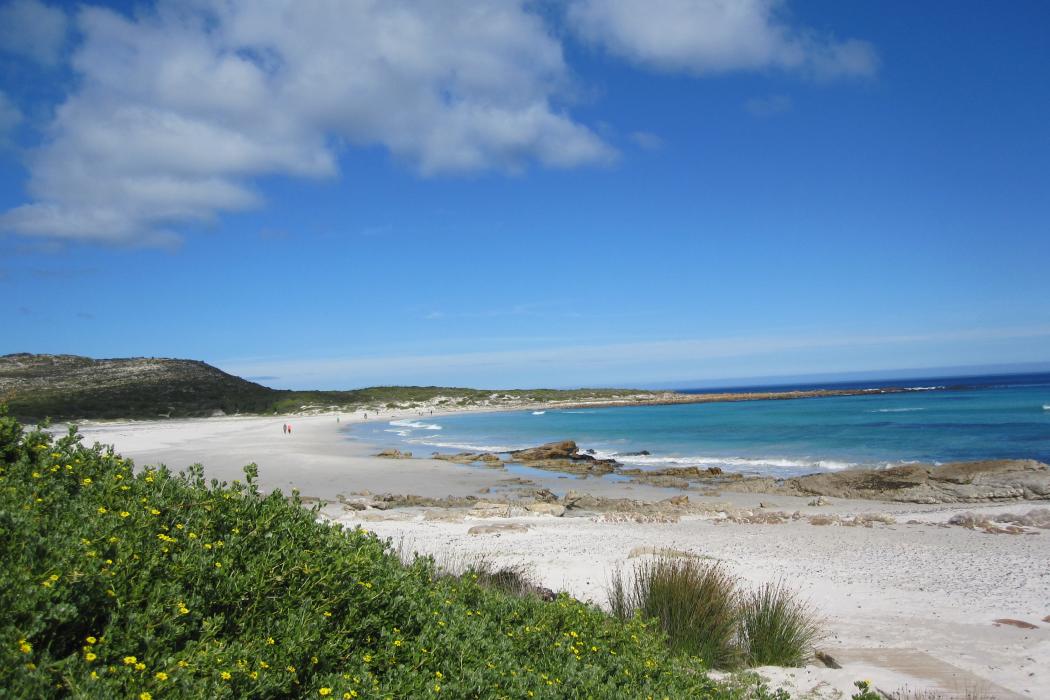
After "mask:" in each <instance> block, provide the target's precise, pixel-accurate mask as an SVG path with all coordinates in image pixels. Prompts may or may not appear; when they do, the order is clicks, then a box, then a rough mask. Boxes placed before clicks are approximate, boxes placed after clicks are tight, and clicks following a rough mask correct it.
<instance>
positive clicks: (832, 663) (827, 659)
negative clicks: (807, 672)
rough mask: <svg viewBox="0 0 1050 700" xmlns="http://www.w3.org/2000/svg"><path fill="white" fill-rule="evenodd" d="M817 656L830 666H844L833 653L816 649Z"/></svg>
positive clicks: (820, 660) (815, 654)
mask: <svg viewBox="0 0 1050 700" xmlns="http://www.w3.org/2000/svg"><path fill="white" fill-rule="evenodd" d="M813 655H814V656H816V657H817V661H819V662H820V663H822V664H824V665H825V666H827V667H828V668H842V664H840V663H839V662H838V661H836V660H835V657H833V656H832V655H831V654H829V653H827V652H824V651H816V652H814V654H813Z"/></svg>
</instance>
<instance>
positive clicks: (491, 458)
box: [430, 452, 503, 467]
mask: <svg viewBox="0 0 1050 700" xmlns="http://www.w3.org/2000/svg"><path fill="white" fill-rule="evenodd" d="M430 458H431V459H439V460H441V461H443V462H455V463H456V464H475V463H477V462H480V463H482V464H484V465H485V466H486V467H502V466H503V460H502V459H500V457H499V455H495V454H492V453H491V452H457V453H456V454H453V455H448V454H441V453H440V452H435V453H433V454H432V455H430Z"/></svg>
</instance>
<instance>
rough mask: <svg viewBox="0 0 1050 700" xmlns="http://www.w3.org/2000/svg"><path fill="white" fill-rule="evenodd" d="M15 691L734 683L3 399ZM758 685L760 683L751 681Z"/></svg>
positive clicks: (701, 688) (399, 690) (505, 693)
mask: <svg viewBox="0 0 1050 700" xmlns="http://www.w3.org/2000/svg"><path fill="white" fill-rule="evenodd" d="M0 456H2V458H3V462H2V464H0V688H2V689H3V690H4V692H6V693H7V694H8V695H9V696H11V697H26V698H29V697H32V698H46V697H67V696H74V697H90V698H138V699H139V700H151V699H152V698H156V699H157V700H161V699H162V698H232V697H253V698H288V697H293V698H294V697H298V698H317V697H332V698H355V697H361V698H365V697H368V698H372V697H377V698H379V697H381V698H425V697H453V698H471V697H475V698H481V697H484V698H489V697H493V698H496V697H507V698H527V697H538V698H609V697H625V698H644V697H650V696H652V697H672V698H681V697H710V698H738V697H743V696H744V695H743V693H742V691H739V689H734V688H729V687H726V686H719V685H717V684H716V683H714V682H713V681H711V680H710V679H708V678H707V677H706V676H705V675H704V674H703V673H702V671H700V670H699V669H698V668H697V666H696V665H695V664H694V663H692V662H691V661H690V660H689V659H687V658H685V657H682V656H678V655H675V654H671V653H668V651H667V647H666V645H665V640H664V638H663V636H662V634H661V633H660V632H659V630H657V629H654V628H653V627H652V625H650V624H649V623H647V622H645V621H643V620H641V619H630V620H627V621H619V620H617V619H615V618H614V617H612V616H609V615H607V614H604V613H603V612H602V611H600V610H599V609H598V608H596V607H594V606H589V605H585V604H583V603H581V602H579V601H576V600H573V599H571V598H569V597H567V596H565V595H561V596H560V597H559V598H558V599H557V600H556V601H554V602H550V603H546V602H542V601H541V600H539V599H537V598H535V597H531V596H526V597H517V596H511V595H507V594H506V593H504V592H501V591H499V590H494V589H492V588H490V587H487V586H484V585H480V584H479V581H478V580H476V579H475V575H476V574H467V575H464V576H461V577H451V576H442V575H440V574H439V572H438V571H437V569H436V567H435V566H434V564H433V561H432V560H430V559H416V560H414V561H413V562H411V563H410V564H408V565H406V564H404V563H402V562H401V561H400V560H399V559H398V558H397V556H396V555H395V553H393V552H392V551H391V550H390V548H389V547H388V545H387V544H386V543H384V542H381V541H380V540H378V539H376V538H375V537H374V536H373V535H371V534H369V533H366V532H364V531H361V530H344V529H342V528H340V527H338V526H331V525H328V524H325V523H322V522H318V516H317V513H316V512H311V511H308V510H306V509H305V508H303V507H302V505H301V503H300V502H299V501H298V499H297V498H293V499H292V501H291V502H289V501H288V500H286V499H285V498H284V497H283V496H282V495H281V494H280V493H272V494H270V495H266V496H264V495H261V494H259V493H258V492H257V490H256V488H255V485H254V478H255V469H254V467H248V468H246V470H245V471H246V475H247V479H246V481H245V482H244V483H238V482H233V483H231V484H225V483H216V482H215V481H212V482H211V483H210V484H209V483H206V482H205V480H204V478H203V476H202V471H201V469H200V468H199V467H198V468H194V469H191V470H190V473H189V474H187V475H175V474H172V473H170V472H169V471H167V470H166V469H163V468H162V469H156V470H154V469H145V470H139V471H137V472H136V471H133V469H132V464H131V463H130V462H129V461H127V460H125V459H122V458H121V457H120V456H119V455H116V454H114V453H113V451H112V450H111V449H107V448H104V447H101V446H99V445H95V446H94V447H85V446H83V445H82V444H81V443H80V442H79V439H78V436H77V435H75V433H74V432H73V431H71V432H70V434H69V435H67V436H65V437H63V438H61V439H57V440H55V439H53V438H52V437H51V436H50V435H48V434H47V433H45V432H40V431H34V432H29V433H24V432H23V431H22V429H21V428H20V427H19V426H18V425H17V423H15V422H14V421H13V420H12V419H10V418H7V417H6V416H3V415H0ZM746 694H747V696H748V697H768V694H767V693H766V691H765V690H763V689H762V688H757V689H756V688H751V689H749V690H748V691H747V693H746Z"/></svg>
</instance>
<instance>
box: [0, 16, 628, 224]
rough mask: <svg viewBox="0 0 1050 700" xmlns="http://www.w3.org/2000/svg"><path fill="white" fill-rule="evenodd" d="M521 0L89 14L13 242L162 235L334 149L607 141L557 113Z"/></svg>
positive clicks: (414, 152)
mask: <svg viewBox="0 0 1050 700" xmlns="http://www.w3.org/2000/svg"><path fill="white" fill-rule="evenodd" d="M527 4H528V3H527V2H526V1H525V0H520V1H519V2H504V1H502V0H489V1H483V2H477V1H474V0H445V1H443V2H440V3H426V2H422V3H420V2H410V1H408V0H390V1H389V2H382V3H376V2H370V1H368V0H353V1H350V0H348V1H347V2H341V3H331V2H324V1H323V0H297V1H296V0H272V1H270V2H258V1H257V0H189V1H184V2H179V1H177V0H160V2H159V3H158V5H157V7H156V8H155V9H154V10H152V11H149V12H144V13H140V14H138V15H136V16H135V17H134V18H129V17H126V16H124V15H121V14H118V13H116V12H113V11H111V10H108V9H102V8H96V7H86V8H84V9H82V10H81V11H80V12H79V14H78V16H77V18H76V24H77V29H78V31H79V34H80V36H81V42H80V44H79V45H78V47H77V48H76V50H75V52H74V54H73V58H72V67H73V69H74V71H75V72H76V73H77V75H78V78H79V80H78V87H77V89H76V91H75V92H74V93H72V94H71V95H69V96H68V98H67V99H66V100H65V101H64V102H63V103H62V104H61V105H60V106H59V107H58V109H57V111H56V115H55V118H54V120H53V122H52V123H51V124H50V125H49V126H48V127H47V128H46V132H45V136H46V140H45V143H44V145H43V146H42V147H40V148H39V149H38V150H36V151H35V152H34V153H32V155H31V156H30V158H29V161H28V165H29V169H30V180H29V185H28V190H29V193H30V195H31V198H32V201H31V202H29V203H27V204H25V205H22V206H20V207H16V208H15V209H12V210H10V211H8V212H6V213H4V214H3V215H0V227H3V228H5V229H7V230H10V231H13V232H15V233H18V234H22V235H29V236H46V237H52V238H64V239H73V240H96V241H107V242H120V243H135V244H139V243H147V244H154V243H164V242H169V241H171V240H172V239H174V238H177V234H176V233H175V232H176V231H178V230H179V227H180V226H181V225H184V224H186V223H187V222H200V221H204V222H206V221H209V220H212V219H214V218H215V217H216V216H217V215H219V214H221V213H223V212H230V211H238V210H243V209H247V208H251V207H255V206H258V205H259V204H260V196H259V194H258V193H257V192H256V191H255V190H254V189H253V187H252V184H251V183H252V180H253V178H255V177H258V176H264V175H268V174H282V175H292V176H298V177H318V178H321V177H330V176H333V175H335V174H336V173H337V170H338V165H337V163H338V155H339V152H340V148H341V147H342V146H344V145H361V146H375V145H378V146H381V147H384V148H386V149H387V150H388V151H389V152H390V153H392V154H393V155H394V156H395V157H396V158H398V159H399V160H401V161H403V162H404V163H405V164H406V165H407V166H408V167H410V168H412V169H414V170H416V171H417V172H419V173H420V174H421V175H423V176H430V175H437V174H444V173H464V172H473V171H479V170H488V169H495V170H498V171H508V172H514V171H518V170H521V169H523V168H525V167H527V166H528V165H529V164H531V163H539V164H541V165H543V166H548V167H559V168H568V167H575V166H581V165H588V164H596V163H598V164H600V163H606V162H609V161H611V160H612V159H614V158H615V152H614V151H613V149H612V148H611V147H610V146H608V145H607V144H606V143H605V142H604V141H602V140H601V139H600V138H599V137H598V136H597V135H595V134H594V132H592V131H591V130H590V129H589V128H587V127H586V126H584V125H581V124H580V123H578V122H576V121H575V120H573V118H572V117H571V116H570V115H568V114H567V113H566V112H565V111H564V110H562V109H560V108H559V107H558V106H557V101H558V98H559V97H561V96H563V94H564V93H565V92H566V91H568V90H569V89H570V87H571V86H570V80H569V72H568V69H567V67H566V65H565V62H564V59H563V56H562V50H561V45H560V44H559V42H558V41H557V40H556V39H555V38H553V37H552V36H551V35H550V33H549V32H548V30H547V28H546V27H545V25H544V24H543V21H542V20H541V18H540V17H538V16H537V15H535V14H533V13H531V12H529V11H528V9H527V7H526V5H527Z"/></svg>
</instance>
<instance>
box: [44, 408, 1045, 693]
mask: <svg viewBox="0 0 1050 700" xmlns="http://www.w3.org/2000/svg"><path fill="white" fill-rule="evenodd" d="M416 415H417V414H416V413H415V412H412V411H401V412H397V413H396V414H388V415H384V416H382V419H384V420H397V419H399V418H406V417H407V418H412V417H415V416H416ZM340 416H341V420H340V421H339V422H338V423H337V422H336V420H335V416H334V415H315V416H297V417H295V418H293V419H291V420H289V417H287V416H276V417H270V418H259V417H227V418H212V419H188V420H181V421H180V420H167V421H160V422H142V421H139V422H134V423H127V422H125V423H110V422H107V423H105V424H103V423H91V424H82V430H81V433H82V437H83V439H85V440H86V441H88V442H91V441H94V440H98V441H100V442H103V443H105V444H113V445H115V448H116V449H117V451H118V452H121V453H122V454H124V455H125V456H126V457H130V458H132V459H134V460H135V463H136V465H138V466H140V467H143V466H146V465H149V464H156V463H165V464H167V465H168V466H169V467H170V468H172V469H173V470H176V471H177V470H181V469H184V468H185V467H186V466H188V465H190V464H193V463H202V464H203V465H204V467H205V475H206V477H208V478H213V477H214V478H218V479H220V480H232V479H235V478H242V471H241V467H242V466H243V465H244V464H247V463H248V462H253V461H254V462H256V463H257V464H258V465H259V485H260V489H262V490H270V489H273V488H281V489H282V490H283V491H284V492H285V493H287V492H288V491H289V490H290V489H291V488H298V490H299V491H300V492H301V493H302V495H303V496H304V497H306V498H307V500H309V501H311V502H313V501H322V502H324V504H323V506H322V508H321V510H320V513H319V515H320V517H323V518H325V519H327V520H329V521H332V522H336V523H340V524H343V525H346V526H349V527H363V528H365V529H368V530H370V531H372V532H375V533H376V534H377V535H379V536H380V537H382V538H384V539H389V540H391V541H392V542H394V543H397V542H401V543H402V545H403V546H404V547H405V549H406V550H408V551H412V550H415V551H419V552H422V553H427V554H433V555H434V556H436V557H439V558H440V557H448V556H457V555H458V556H464V555H479V556H484V557H486V558H487V559H489V560H490V561H492V562H493V563H494V564H497V565H524V566H526V568H527V569H528V570H529V572H530V575H531V576H532V578H533V579H534V582H535V583H537V584H539V585H543V586H545V587H547V588H551V589H554V590H559V589H562V590H566V591H568V592H569V593H570V594H571V595H573V596H575V597H577V598H580V599H582V600H590V601H593V602H595V603H596V604H603V603H604V602H605V601H604V595H605V594H604V587H605V585H606V584H607V583H608V580H609V576H610V574H611V572H612V571H614V570H616V569H618V568H621V569H622V568H625V567H630V566H631V565H633V564H634V563H636V562H637V561H639V558H640V557H644V556H647V555H650V554H651V553H652V552H659V551H663V550H674V551H677V553H679V555H685V556H700V557H710V558H712V559H715V560H718V561H721V562H723V563H724V564H725V565H726V566H727V567H729V569H730V571H731V572H732V573H733V575H735V576H737V577H739V578H740V579H741V580H743V581H745V582H748V583H749V584H753V585H759V584H762V583H767V582H775V581H778V580H783V581H789V582H790V584H791V586H792V587H793V588H795V589H796V590H798V591H799V593H800V595H801V596H802V598H803V599H804V600H806V601H808V602H809V603H810V604H811V606H812V607H813V609H814V610H815V611H816V612H817V613H818V614H819V615H821V616H822V617H823V618H825V620H826V628H827V631H828V637H827V638H826V639H825V641H824V642H823V643H822V644H821V646H820V648H821V649H822V650H824V651H826V652H828V653H830V654H831V655H832V656H834V657H836V658H839V659H840V660H844V661H843V666H844V668H843V669H842V670H833V669H827V668H822V667H817V666H807V667H805V668H803V669H762V670H761V673H762V674H763V675H764V676H765V677H767V678H769V679H770V680H771V681H772V682H773V683H774V684H780V683H787V684H789V685H792V687H794V688H795V689H796V691H797V692H798V693H799V694H802V693H804V692H808V690H810V689H812V688H815V687H817V686H820V687H821V688H824V689H825V690H827V689H828V688H837V689H839V691H841V692H843V693H844V694H843V695H842V697H849V691H852V690H854V689H853V688H852V682H853V681H854V680H858V679H860V678H871V679H872V680H873V681H875V682H876V685H877V686H878V687H880V688H884V689H888V690H895V689H898V688H900V687H902V686H904V685H908V686H909V687H911V688H913V689H921V688H938V689H940V690H941V691H942V692H943V691H952V692H958V691H960V689H961V688H962V687H963V686H964V685H965V684H967V683H970V684H972V683H975V682H981V683H984V684H985V685H986V686H987V687H993V688H1001V689H1005V690H1004V691H999V690H997V691H996V692H997V693H998V694H997V695H995V697H1027V698H1039V697H1043V696H1045V695H1046V693H1047V692H1048V690H1050V664H1046V663H1043V661H1045V659H1047V658H1050V622H1046V621H1045V620H1044V618H1047V619H1050V607H1048V603H1047V601H1048V600H1050V571H1047V570H1045V567H1042V566H1041V565H1039V564H1038V563H1039V562H1045V561H1048V560H1050V531H1048V530H1038V529H1035V528H1022V530H1023V531H1024V533H1035V534H1016V535H1011V534H1005V535H995V534H989V532H990V531H988V530H983V529H980V528H974V527H966V526H960V525H952V524H950V521H951V520H952V519H953V518H956V517H957V516H960V517H961V516H963V515H964V514H966V513H969V512H976V513H979V514H983V515H984V516H987V517H988V518H989V519H991V520H994V519H995V518H996V517H997V516H1002V515H1003V514H1004V513H1018V512H1021V513H1024V512H1026V511H1028V510H1030V509H1032V508H1036V507H1046V506H1047V505H1048V502H1046V501H1043V502H1031V503H1010V504H1005V505H999V504H980V505H978V504H934V505H927V504H915V503H885V502H877V501H870V500H863V499H838V498H832V499H825V501H824V502H823V503H820V501H819V500H815V499H811V498H808V497H805V496H797V495H770V494H763V493H735V492H730V491H723V492H720V493H718V495H708V494H705V493H704V492H703V491H702V490H701V489H695V488H690V489H688V490H685V491H683V490H681V489H677V488H665V487H659V486H654V485H650V484H634V483H630V482H622V481H621V482H616V481H609V480H599V479H594V478H582V479H581V478H574V477H572V476H568V475H564V474H557V473H556V472H543V473H540V474H538V475H536V476H535V477H532V476H530V477H529V478H528V479H527V483H523V480H522V479H520V478H519V477H515V476H513V475H511V474H510V473H508V472H507V471H504V470H502V469H495V468H490V467H484V466H480V465H478V466H471V465H462V464H456V463H451V462H447V461H442V460H432V459H429V458H418V459H406V460H401V459H383V458H378V457H375V456H374V455H375V453H376V451H377V447H378V446H376V445H373V444H370V443H366V442H362V441H360V440H354V439H350V438H348V437H347V436H346V431H345V430H343V429H344V428H346V427H347V426H348V425H350V424H352V422H356V421H358V420H360V419H361V418H362V416H361V415H359V414H353V415H351V414H340ZM437 416H438V412H437V411H435V417H437ZM370 420H372V419H371V418H370ZM286 422H291V423H292V426H293V433H292V435H291V436H286V435H284V434H283V433H282V431H281V426H282V424H283V423H286ZM56 427H57V426H56ZM542 489H550V490H552V491H553V490H560V491H565V490H568V489H573V490H577V491H578V492H583V493H585V494H587V495H588V496H590V497H593V498H595V499H613V500H616V499H619V500H622V501H637V502H642V503H659V502H662V501H667V499H670V498H674V497H676V496H682V495H686V496H688V505H684V506H675V505H668V506H666V507H665V508H664V510H665V511H666V512H661V513H658V514H657V516H656V517H639V516H638V514H637V513H624V512H619V511H616V510H608V511H603V510H600V509H598V510H588V509H587V508H582V509H579V508H570V509H568V511H566V512H565V513H564V514H563V516H562V517H552V516H553V512H552V513H551V514H541V513H539V512H533V511H528V510H526V509H525V508H524V507H516V506H515V507H511V506H509V505H506V504H504V503H502V502H505V501H506V502H509V501H518V502H521V499H522V497H523V496H525V494H527V493H529V492H531V493H533V494H534V495H535V494H536V493H537V492H539V491H540V490H542ZM380 493H391V494H414V495H417V496H425V497H428V498H431V499H441V498H445V497H448V496H452V497H454V498H459V499H464V500H463V503H466V504H467V505H460V506H457V507H439V508H435V507H424V506H418V505H409V506H408V507H393V508H386V507H382V508H380V507H374V506H369V505H364V504H366V503H373V502H375V501H376V496H374V495H373V494H380ZM340 497H342V498H340ZM525 497H526V498H527V496H525ZM354 504H357V505H354ZM559 504H560V503H559ZM362 505H364V509H363V510H359V509H358V508H360V507H361V506H362ZM585 505H586V504H585ZM555 510H556V509H555ZM795 513H798V516H799V517H798V518H794V517H793V515H794V514H795ZM778 514H784V515H785V516H786V517H781V516H780V515H778ZM494 524H495V525H500V526H511V527H497V528H494V529H490V530H485V529H484V528H485V526H490V525H494ZM851 525H852V526H851ZM476 526H482V528H483V530H482V532H480V533H479V532H476V533H475V534H472V533H471V529H472V528H474V527H476ZM999 619H1008V620H1021V621H1024V622H1027V623H1030V624H1033V625H1035V626H1036V628H1035V629H1019V628H1017V627H1013V626H1010V625H1003V624H1000V623H996V622H995V621H996V620H999ZM902 650H907V651H906V652H905V651H902ZM891 653H898V654H905V653H906V654H907V655H909V658H923V659H927V658H928V659H931V661H930V663H934V662H936V663H940V664H950V667H951V668H954V669H955V671H953V672H952V673H953V674H955V675H953V676H952V678H954V679H955V681H951V680H950V679H949V680H945V678H944V677H943V674H942V675H940V676H939V675H937V674H936V673H934V672H933V671H929V672H927V671H923V672H922V673H919V672H918V671H915V670H914V669H912V670H911V671H908V672H905V671H902V670H901V667H900V664H897V665H894V664H895V663H896V662H894V661H893V660H892V659H890V658H889V657H887V656H886V655H887V654H891ZM880 654H881V655H882V656H880ZM894 658H896V657H894ZM1041 660H1042V661H1041ZM924 668H925V667H924ZM942 670H943V669H942ZM916 673H919V675H918V676H916V675H914V674H916ZM909 674H911V675H909ZM974 679H976V680H974ZM956 681H957V682H958V684H959V687H955V688H953V687H949V686H951V684H952V683H953V682H956ZM796 691H793V692H796ZM1010 691H1012V693H1011V692H1010ZM821 692H823V691H821ZM817 697H821V696H820V695H819V694H818V695H817ZM824 697H835V696H834V695H830V694H829V695H825V696H824Z"/></svg>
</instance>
